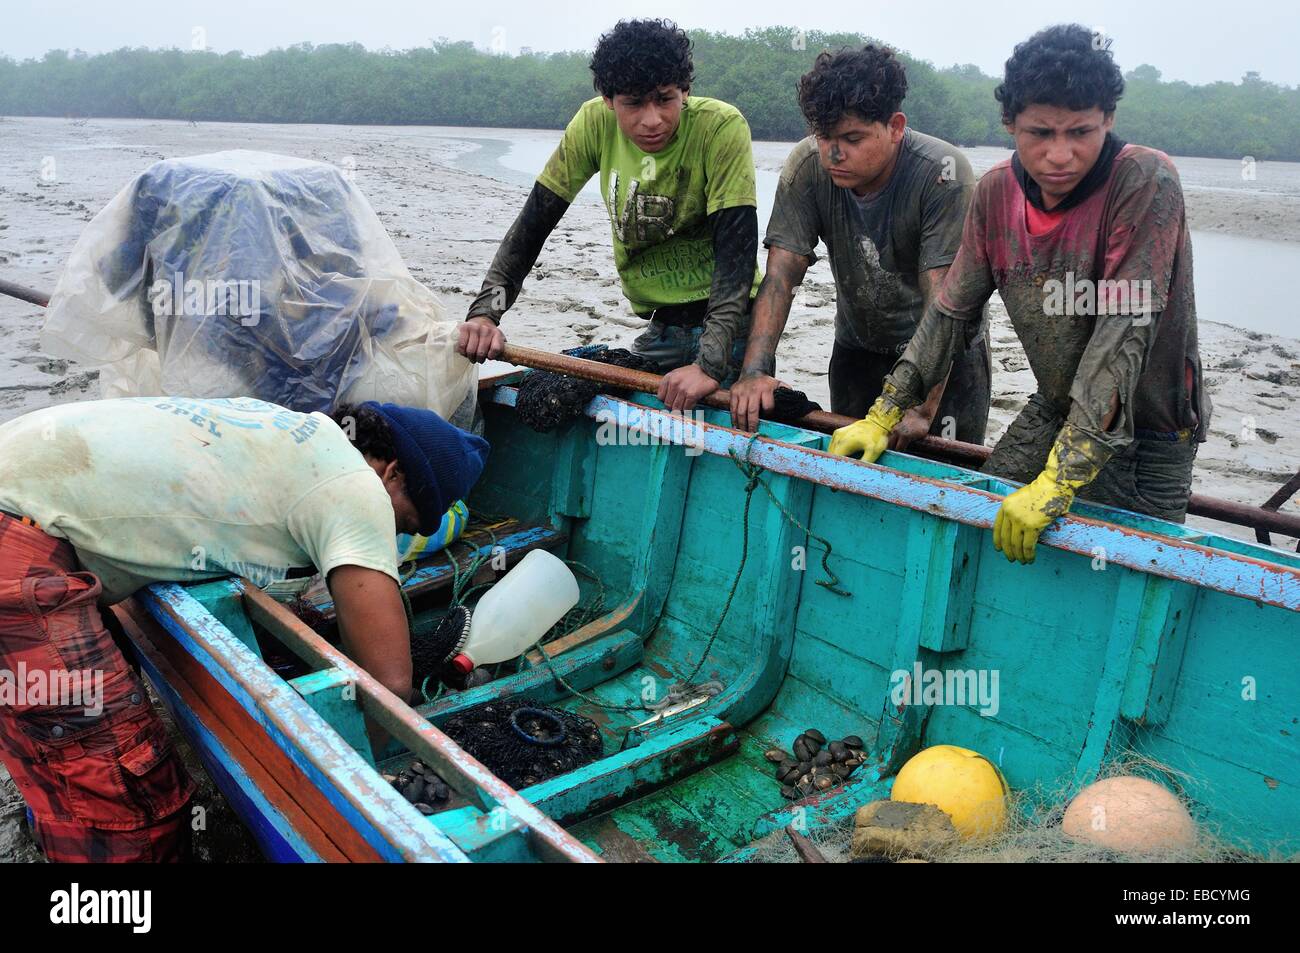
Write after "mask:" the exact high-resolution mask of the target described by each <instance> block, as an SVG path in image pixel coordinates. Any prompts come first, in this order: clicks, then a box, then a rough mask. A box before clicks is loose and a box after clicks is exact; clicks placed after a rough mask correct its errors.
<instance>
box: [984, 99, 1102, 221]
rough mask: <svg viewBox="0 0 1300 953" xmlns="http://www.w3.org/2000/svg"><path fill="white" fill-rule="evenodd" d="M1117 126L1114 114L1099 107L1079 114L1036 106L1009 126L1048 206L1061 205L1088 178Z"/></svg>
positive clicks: (1009, 130) (1029, 107)
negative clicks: (1112, 127)
mask: <svg viewBox="0 0 1300 953" xmlns="http://www.w3.org/2000/svg"><path fill="white" fill-rule="evenodd" d="M1114 123H1115V116H1114V114H1113V113H1112V114H1111V115H1109V116H1107V115H1106V114H1105V113H1103V112H1102V111H1101V109H1100V107H1097V106H1094V107H1093V108H1091V109H1085V110H1079V111H1076V110H1072V109H1064V108H1062V107H1060V106H1044V105H1041V104H1037V103H1036V104H1034V105H1032V106H1028V107H1026V108H1025V109H1024V110H1023V111H1022V112H1021V113H1020V115H1018V116H1016V119H1015V122H1013V123H1012V124H1011V125H1009V126H1007V132H1009V133H1011V136H1012V138H1014V139H1015V140H1016V152H1017V153H1018V154H1019V156H1020V162H1021V164H1022V165H1023V166H1024V167H1025V171H1026V172H1028V173H1029V175H1030V177H1031V178H1032V179H1033V180H1034V181H1035V182H1037V183H1038V187H1039V188H1041V189H1042V190H1043V204H1044V205H1046V206H1047V207H1048V208H1049V209H1050V208H1051V207H1052V206H1054V205H1056V204H1057V203H1059V202H1060V201H1061V200H1062V199H1064V198H1065V197H1066V196H1067V195H1069V194H1070V192H1071V191H1072V190H1073V189H1074V187H1075V186H1076V185H1078V184H1079V182H1080V181H1082V179H1083V177H1084V176H1085V175H1087V174H1088V172H1089V170H1090V169H1092V167H1093V166H1094V165H1095V164H1096V162H1097V156H1099V155H1101V148H1102V146H1103V145H1105V143H1106V133H1108V132H1109V131H1110V128H1111V126H1113V125H1114Z"/></svg>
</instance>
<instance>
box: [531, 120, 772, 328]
mask: <svg viewBox="0 0 1300 953" xmlns="http://www.w3.org/2000/svg"><path fill="white" fill-rule="evenodd" d="M597 172H599V173H600V194H601V196H602V197H603V199H604V202H605V209H606V211H607V212H608V213H609V218H610V226H611V230H612V232H613V239H614V264H615V266H616V267H617V268H618V274H619V278H620V279H621V280H622V284H623V294H624V295H625V296H626V297H627V300H628V302H629V303H630V304H631V305H632V310H633V311H635V312H636V313H638V314H647V313H648V312H650V311H653V310H654V309H655V308H661V307H664V306H666V305H673V304H686V303H688V302H691V301H701V300H704V299H706V298H708V297H709V289H710V286H711V285H712V282H713V238H712V235H711V232H710V229H709V222H708V216H709V215H712V214H713V213H714V212H717V211H720V210H721V209H724V208H732V207H735V206H739V205H752V206H755V207H757V205H758V200H757V196H756V193H755V187H754V155H753V148H752V146H751V143H750V137H749V124H748V123H747V122H745V117H744V116H742V115H741V113H740V110H738V109H736V107H734V106H731V105H729V104H727V103H724V102H720V101H719V100H716V99H706V98H703V97H700V96H691V97H688V98H687V100H686V104H685V105H684V106H683V107H682V114H681V124H680V125H679V126H678V127H677V132H676V133H675V134H674V136H673V138H672V139H671V140H670V141H669V143H668V145H666V146H665V147H664V148H663V149H661V150H660V151H658V152H653V153H651V152H643V151H642V150H641V149H640V148H639V147H638V146H637V145H636V143H634V142H633V141H632V140H631V139H629V138H628V137H627V136H625V135H623V133H622V132H621V131H620V130H619V128H618V119H617V118H616V117H615V115H614V111H613V110H612V109H610V108H609V107H607V106H606V105H605V101H604V100H603V99H602V98H601V97H599V96H597V97H596V98H595V99H591V100H589V101H587V102H586V103H583V105H582V108H581V109H579V110H578V112H577V115H575V116H574V117H573V119H572V120H571V121H570V122H569V125H568V127H567V128H566V129H565V130H564V137H563V138H562V139H561V140H560V144H559V145H558V146H557V147H556V149H555V152H554V153H553V154H552V155H551V158H550V160H549V161H548V162H547V163H546V168H544V169H543V170H542V174H541V175H539V176H538V177H537V181H538V182H539V183H541V184H542V185H543V186H545V187H546V188H547V189H550V190H551V191H552V192H554V193H555V194H556V195H558V196H560V198H562V199H564V200H565V201H566V202H572V201H573V200H574V199H575V198H576V197H577V195H578V193H579V192H580V191H582V187H583V186H584V185H586V184H587V182H588V181H590V179H591V177H592V176H593V175H595V174H596V173H597ZM760 279H761V274H760V273H759V271H758V269H757V268H755V270H754V286H753V288H752V289H751V291H750V294H751V296H752V295H753V294H756V293H757V291H758V284H759V281H760Z"/></svg>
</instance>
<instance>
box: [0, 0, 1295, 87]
mask: <svg viewBox="0 0 1300 953" xmlns="http://www.w3.org/2000/svg"><path fill="white" fill-rule="evenodd" d="M1298 9H1300V7H1298V5H1297V2H1296V0H1237V2H1226V3H1225V2H1223V0H1185V2H1181V3H1180V2H1170V0H1154V2H1151V0H1090V2H1087V3H1074V4H1070V5H1062V4H1059V3H1041V2H1040V3H1031V2H1019V3H1013V2H1008V0H883V2H881V0H852V2H842V0H836V2H824V3H807V2H803V3H799V2H791V0H779V2H778V0H695V2H685V0H658V2H623V0H604V2H602V3H599V4H593V3H591V2H590V0H587V2H573V3H570V2H561V3H556V2H550V0H455V2H448V0H424V2H420V0H310V2H308V0H284V2H280V0H219V2H195V0H98V2H84V0H0V24H3V26H0V54H4V55H7V56H10V57H14V58H17V59H27V58H30V57H39V56H41V55H42V54H43V53H45V52H46V51H47V50H50V49H82V50H85V51H87V52H91V53H95V52H103V51H105V50H113V49H117V48H119V47H123V46H146V47H181V48H190V47H191V46H194V45H196V41H197V43H198V44H199V45H202V44H206V46H207V47H209V48H210V49H214V50H217V51H218V52H227V51H229V50H243V51H244V52H245V53H261V52H264V51H266V50H268V49H272V48H274V47H277V46H288V45H291V44H293V43H300V42H303V41H307V42H311V43H339V42H353V41H355V42H359V43H362V44H364V45H365V46H367V47H370V48H381V47H385V46H388V47H392V48H394V49H405V48H408V47H412V46H423V45H426V44H428V43H429V42H430V40H431V39H433V38H436V37H440V36H445V37H447V38H449V39H451V40H470V41H471V42H473V43H475V44H476V45H478V46H481V47H484V48H488V47H490V46H492V45H493V43H494V42H495V43H496V44H497V46H498V47H504V49H505V50H507V51H509V52H517V51H518V50H519V48H520V47H521V46H527V47H531V48H532V49H534V50H547V51H551V50H573V49H584V50H585V49H590V48H591V46H592V44H593V43H594V41H595V39H596V37H597V36H599V34H600V33H601V32H602V31H603V30H605V29H608V28H609V27H610V26H612V25H613V24H614V22H615V21H617V20H618V19H619V18H621V17H633V16H665V17H670V18H672V19H675V20H677V21H678V22H679V23H680V24H681V25H682V26H685V27H688V28H704V29H710V30H718V31H724V32H728V33H739V32H741V31H742V30H744V29H745V28H746V27H751V26H774V25H781V26H792V27H796V28H798V29H802V30H845V31H857V32H863V33H867V34H870V35H873V36H877V37H879V38H881V39H883V40H886V41H888V42H890V43H892V44H894V45H895V46H897V47H899V48H901V49H903V50H906V51H907V52H909V53H911V54H913V55H914V56H917V57H919V58H921V59H927V60H930V61H932V62H933V63H935V64H936V65H938V66H950V65H952V64H953V63H975V64H976V65H978V66H979V67H980V68H982V69H983V70H984V71H985V72H986V73H990V74H994V75H996V74H1000V73H1001V70H1002V64H1003V62H1004V61H1005V60H1006V58H1007V56H1008V55H1009V54H1010V52H1011V47H1012V46H1013V45H1014V44H1015V42H1016V41H1017V40H1019V39H1023V38H1024V37H1026V36H1028V35H1029V34H1030V33H1032V32H1033V31H1034V30H1036V29H1038V28H1039V27H1042V26H1046V25H1048V24H1050V23H1056V22H1061V21H1064V20H1079V21H1080V22H1083V23H1084V24H1085V25H1086V26H1090V27H1093V28H1100V29H1101V30H1103V31H1104V32H1105V33H1106V34H1107V35H1108V36H1111V37H1113V39H1114V45H1113V47H1112V49H1113V50H1114V52H1115V55H1116V59H1117V60H1118V61H1119V64H1120V66H1121V67H1122V68H1123V69H1125V70H1129V69H1131V68H1133V67H1134V66H1137V65H1139V64H1141V63H1151V64H1153V65H1154V66H1156V67H1157V68H1158V69H1159V70H1160V71H1161V72H1162V73H1163V74H1164V77H1165V78H1166V79H1182V80H1187V81H1189V82H1193V83H1208V82H1213V81H1216V80H1228V81H1236V80H1239V79H1240V78H1241V76H1242V74H1243V73H1244V72H1245V71H1247V70H1258V71H1259V72H1260V73H1262V74H1263V77H1264V78H1265V79H1268V80H1272V81H1273V82H1277V83H1284V84H1286V85H1289V86H1294V85H1300V55H1297V48H1300V12H1297V10H1298ZM594 11H599V12H598V13H596V12H594Z"/></svg>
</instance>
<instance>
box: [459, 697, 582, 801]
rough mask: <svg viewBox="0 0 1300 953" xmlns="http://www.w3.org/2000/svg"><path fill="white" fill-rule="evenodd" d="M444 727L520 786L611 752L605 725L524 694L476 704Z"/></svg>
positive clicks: (496, 771)
mask: <svg viewBox="0 0 1300 953" xmlns="http://www.w3.org/2000/svg"><path fill="white" fill-rule="evenodd" d="M441 728H442V730H443V732H444V733H445V734H446V735H447V736H448V737H449V738H451V739H452V741H454V742H456V744H458V745H460V746H461V747H462V748H464V749H465V750H466V751H467V752H469V753H470V754H471V755H473V756H474V757H475V758H477V759H478V760H479V761H481V762H483V764H484V765H485V766H486V767H487V768H488V770H489V771H491V772H492V773H493V774H495V775H496V776H497V777H499V778H501V780H503V781H505V782H506V783H507V784H509V785H510V786H511V787H512V788H516V789H518V788H526V787H529V786H530V785H533V784H537V783H539V782H541V781H545V780H546V779H548V778H553V777H555V776H556V775H559V774H564V773H566V772H568V771H572V770H574V769H575V768H580V767H582V766H583V765H584V764H590V763H591V762H593V761H595V760H596V759H597V758H599V757H600V756H601V755H602V754H604V750H605V749H604V744H603V743H602V742H601V739H600V729H599V728H597V727H596V723H595V722H594V721H592V720H591V719H590V718H583V717H582V716H581V715H575V714H573V713H572V712H567V711H563V710H561V709H559V708H547V707H544V706H541V705H535V704H533V703H532V702H530V701H529V700H527V699H524V698H505V699H502V700H500V701H491V702H485V703H484V704H482V705H475V706H474V707H473V708H467V709H465V710H464V711H462V712H460V713H459V714H456V715H453V716H452V717H451V718H449V719H447V721H446V723H445V724H443V725H442V726H441Z"/></svg>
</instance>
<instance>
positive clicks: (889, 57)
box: [799, 43, 907, 135]
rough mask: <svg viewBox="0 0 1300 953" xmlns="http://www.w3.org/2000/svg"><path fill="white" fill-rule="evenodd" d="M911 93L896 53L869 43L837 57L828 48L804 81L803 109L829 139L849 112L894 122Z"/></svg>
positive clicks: (801, 89)
mask: <svg viewBox="0 0 1300 953" xmlns="http://www.w3.org/2000/svg"><path fill="white" fill-rule="evenodd" d="M906 95H907V71H906V70H905V69H904V68H903V64H902V63H901V62H899V61H898V60H897V59H896V58H895V57H894V51H893V50H891V49H889V48H888V47H884V46H875V45H873V44H870V43H868V44H867V45H866V46H864V47H862V49H860V50H859V49H850V48H848V47H846V48H844V49H842V50H840V51H839V52H838V53H832V52H830V51H829V50H823V51H822V52H821V53H820V54H819V55H818V57H817V60H816V62H814V63H813V68H812V69H811V70H809V71H808V72H807V73H804V74H803V76H801V77H799V108H800V109H801V110H803V115H804V118H805V119H807V120H808V125H809V126H810V127H811V128H812V130H813V132H816V133H819V134H822V135H825V134H827V133H829V132H830V130H831V129H833V128H834V127H835V124H836V123H838V122H839V121H840V120H841V119H843V118H844V116H845V115H846V114H852V115H855V116H859V117H860V118H862V119H864V120H866V121H867V122H889V117H890V116H892V115H894V113H896V112H898V107H899V106H900V105H902V102H903V97H904V96H906Z"/></svg>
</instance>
